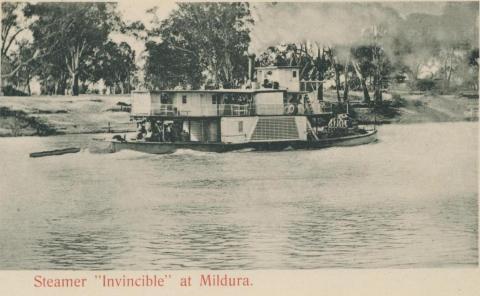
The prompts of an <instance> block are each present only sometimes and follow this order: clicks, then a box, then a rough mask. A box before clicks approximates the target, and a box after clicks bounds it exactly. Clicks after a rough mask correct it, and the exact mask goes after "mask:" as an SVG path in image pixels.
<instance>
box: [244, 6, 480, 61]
mask: <svg viewBox="0 0 480 296" xmlns="http://www.w3.org/2000/svg"><path fill="white" fill-rule="evenodd" d="M252 16H253V18H254V21H255V24H254V26H253V27H252V31H251V44H250V48H249V51H250V52H251V53H255V54H257V55H258V54H260V53H262V52H264V51H265V50H266V49H267V48H268V47H269V46H277V45H279V44H285V43H296V44H299V43H307V44H314V45H318V46H319V47H324V46H336V47H338V48H342V47H351V46H357V45H365V44H369V43H370V42H371V40H372V39H371V35H370V37H369V35H368V32H369V31H370V32H371V31H372V30H374V28H375V29H378V28H380V30H382V32H381V33H382V34H383V36H384V38H383V40H382V41H383V46H384V49H385V51H386V52H387V54H388V55H389V56H393V55H394V53H395V52H397V53H398V51H399V50H400V51H401V50H402V46H404V45H405V44H406V43H408V44H409V49H408V50H410V51H413V54H415V51H416V50H417V48H422V50H425V48H427V49H428V50H435V48H434V47H435V46H438V43H440V44H441V45H445V46H446V45H447V44H451V43H452V42H457V43H459V42H463V43H468V44H470V45H471V46H475V47H478V45H477V44H478V2H457V3H448V2H413V3H406V2H398V3H396V2H390V3H388V2H382V3H338V2H336V3H311V2H306V3H305V2H304V3H287V2H282V3H255V4H252ZM395 38H396V39H397V42H396V43H395V42H394V41H393V39H395ZM402 38H403V39H402ZM435 42H437V43H435ZM399 43H400V44H399ZM410 54H412V52H410Z"/></svg>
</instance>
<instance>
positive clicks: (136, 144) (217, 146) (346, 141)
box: [110, 130, 377, 154]
mask: <svg viewBox="0 0 480 296" xmlns="http://www.w3.org/2000/svg"><path fill="white" fill-rule="evenodd" d="M376 135H377V131H376V130H372V131H368V132H367V133H365V134H359V135H353V136H346V137H338V138H329V139H319V140H318V141H271V142H249V143H238V144H234V143H192V142H175V143H165V142H141V141H131V142H126V141H116V140H112V141H110V144H111V148H110V152H118V151H121V150H133V151H138V152H144V153H150V154H169V153H174V152H175V151H177V150H179V149H189V150H195V151H203V152H218V153H221V152H229V151H234V150H242V149H253V150H256V151H282V150H286V149H322V148H328V147H336V146H343V147H348V146H358V145H364V144H369V143H372V142H375V141H376Z"/></svg>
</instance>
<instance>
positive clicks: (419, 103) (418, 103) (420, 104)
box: [413, 100, 424, 107]
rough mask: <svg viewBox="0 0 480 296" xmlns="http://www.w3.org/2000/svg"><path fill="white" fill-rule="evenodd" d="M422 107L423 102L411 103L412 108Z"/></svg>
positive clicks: (415, 101)
mask: <svg viewBox="0 0 480 296" xmlns="http://www.w3.org/2000/svg"><path fill="white" fill-rule="evenodd" d="M423 105H424V104H423V102H422V101H420V100H414V101H413V106H415V107H422V106H423Z"/></svg>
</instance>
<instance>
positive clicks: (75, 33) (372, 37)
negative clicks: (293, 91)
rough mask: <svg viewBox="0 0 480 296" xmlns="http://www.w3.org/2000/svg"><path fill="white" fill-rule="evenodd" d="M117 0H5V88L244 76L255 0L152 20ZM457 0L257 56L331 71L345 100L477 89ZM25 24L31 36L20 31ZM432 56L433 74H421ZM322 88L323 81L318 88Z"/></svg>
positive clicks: (119, 88)
mask: <svg viewBox="0 0 480 296" xmlns="http://www.w3.org/2000/svg"><path fill="white" fill-rule="evenodd" d="M116 9H117V8H116V5H115V4H114V3H106V2H102V3H37V4H21V3H9V2H5V3H2V12H3V14H2V32H1V38H2V47H1V55H2V69H1V70H2V71H1V73H2V89H3V90H4V92H6V91H5V90H7V88H8V87H10V88H12V89H17V90H18V89H26V92H27V93H30V88H29V86H30V82H31V81H32V79H33V78H36V79H37V80H38V81H39V82H40V84H41V87H42V93H44V94H66V93H67V92H68V93H70V94H72V95H78V94H79V93H82V92H85V91H87V89H88V87H89V85H91V84H94V83H97V82H98V81H100V80H102V81H103V82H104V85H105V86H106V87H109V88H111V89H112V91H113V92H121V93H128V92H130V91H131V90H132V89H135V88H139V87H145V88H148V89H164V88H192V89H196V88H200V87H203V88H220V87H223V88H236V87H240V86H241V85H242V84H244V83H245V82H246V78H247V72H248V69H247V65H248V52H249V46H250V45H251V40H250V30H251V28H252V26H254V25H255V24H254V20H253V17H252V13H251V7H250V5H249V4H248V3H246V2H234V3H179V4H178V5H177V8H176V9H174V10H173V11H172V12H171V13H170V15H169V16H168V17H167V18H165V19H163V20H160V19H158V18H157V17H156V12H157V11H156V9H155V8H153V9H150V10H148V11H147V12H146V13H147V14H149V15H150V16H151V17H152V21H151V22H150V23H148V24H147V23H143V22H141V21H137V22H133V23H126V22H125V21H123V20H122V18H121V17H120V16H119V13H118V12H117V10H116ZM455 9H456V6H454V5H453V6H451V7H450V6H447V9H446V11H445V13H444V15H442V16H441V17H438V16H431V17H425V15H411V16H409V17H407V19H406V20H405V21H404V22H402V23H401V24H400V25H398V26H397V27H392V26H389V25H388V24H378V25H375V26H372V27H371V28H365V30H364V34H363V36H362V38H361V42H357V43H355V44H346V45H341V44H335V45H325V44H324V43H321V42H326V41H325V40H308V41H305V42H296V41H292V42H290V43H288V42H287V43H285V44H272V45H271V46H270V47H269V48H267V49H265V50H264V52H261V53H259V54H257V58H256V65H257V66H270V65H276V66H298V67H299V68H300V69H301V70H300V78H301V79H302V80H315V81H318V82H319V83H320V85H321V84H322V83H323V82H325V81H328V80H330V81H333V82H334V93H335V95H336V97H337V99H338V100H339V101H342V100H348V97H349V91H351V90H358V91H361V92H362V94H363V96H364V99H365V101H367V102H370V101H374V102H378V101H382V93H383V91H384V90H385V88H386V87H388V85H389V84H391V83H392V82H395V81H402V80H403V79H405V78H406V77H408V80H409V83H410V86H411V87H412V88H414V89H424V88H426V89H428V88H434V87H436V88H437V89H439V90H441V91H443V92H449V91H452V90H454V89H455V87H458V85H459V84H460V85H461V87H464V88H471V89H478V46H477V44H476V43H475V42H474V40H472V38H471V36H470V35H467V34H465V33H463V32H461V30H460V27H459V28H455V27H454V26H453V27H452V26H448V27H447V28H445V26H441V23H438V22H441V20H442V18H443V17H445V16H450V17H451V18H453V17H456V15H455V13H456V12H455ZM449 14H450V15H449ZM435 28H437V29H435ZM448 30H450V31H448ZM25 31H29V32H31V35H32V38H30V40H25V39H19V38H18V37H19V36H20V35H21V34H22V33H24V32H25ZM112 33H120V34H127V35H130V36H133V37H135V38H136V39H137V42H141V43H143V44H144V45H145V52H144V55H143V57H142V59H143V63H142V64H143V66H142V68H141V69H140V68H139V67H138V66H137V64H139V63H136V59H137V60H138V57H137V56H136V52H135V51H134V50H133V49H132V47H131V46H130V45H129V44H128V43H126V42H120V43H116V42H114V41H113V40H112V39H111V34H112ZM300 33H301V32H300ZM432 63H434V64H436V65H437V68H438V69H437V70H436V71H435V75H433V74H432V77H427V78H425V77H420V76H421V75H420V74H421V70H422V69H423V68H425V67H426V66H428V65H430V64H432ZM140 70H141V71H140ZM140 72H142V73H143V75H140ZM453 81H455V85H453V83H452V82H453ZM459 81H460V82H459ZM323 89H324V87H317V89H316V90H317V91H318V93H319V97H323Z"/></svg>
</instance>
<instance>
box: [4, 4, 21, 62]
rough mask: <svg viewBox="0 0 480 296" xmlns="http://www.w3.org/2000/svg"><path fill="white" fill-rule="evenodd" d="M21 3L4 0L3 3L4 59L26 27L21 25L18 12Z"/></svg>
mask: <svg viewBox="0 0 480 296" xmlns="http://www.w3.org/2000/svg"><path fill="white" fill-rule="evenodd" d="M20 7H21V4H20V3H18V2H4V3H2V33H1V39H2V47H1V57H2V59H3V58H5V57H7V56H8V51H9V49H10V47H11V46H12V44H14V41H15V40H16V39H17V37H18V35H19V34H20V33H22V32H23V31H24V30H25V29H26V28H25V27H23V26H21V25H20V23H19V21H18V15H17V14H18V12H19V11H20Z"/></svg>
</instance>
